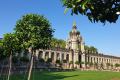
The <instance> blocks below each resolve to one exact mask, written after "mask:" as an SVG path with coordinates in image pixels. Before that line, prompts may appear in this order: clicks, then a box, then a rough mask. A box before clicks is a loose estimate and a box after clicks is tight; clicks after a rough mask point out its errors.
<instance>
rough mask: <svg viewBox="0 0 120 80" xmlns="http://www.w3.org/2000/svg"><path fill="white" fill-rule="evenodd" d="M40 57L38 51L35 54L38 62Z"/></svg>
mask: <svg viewBox="0 0 120 80" xmlns="http://www.w3.org/2000/svg"><path fill="white" fill-rule="evenodd" d="M38 55H39V50H36V53H35V57H36V60H38Z"/></svg>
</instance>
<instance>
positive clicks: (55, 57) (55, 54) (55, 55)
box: [54, 52, 57, 62]
mask: <svg viewBox="0 0 120 80" xmlns="http://www.w3.org/2000/svg"><path fill="white" fill-rule="evenodd" d="M56 59H57V52H54V62H56Z"/></svg>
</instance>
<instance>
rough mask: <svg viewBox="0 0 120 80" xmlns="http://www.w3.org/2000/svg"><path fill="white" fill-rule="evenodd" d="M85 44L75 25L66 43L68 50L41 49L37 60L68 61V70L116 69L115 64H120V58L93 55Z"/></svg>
mask: <svg viewBox="0 0 120 80" xmlns="http://www.w3.org/2000/svg"><path fill="white" fill-rule="evenodd" d="M84 46H85V42H84V39H83V37H82V36H81V34H80V32H79V31H78V30H77V27H76V25H75V24H74V25H73V27H72V30H71V31H70V33H69V38H68V40H67V41H66V49H61V48H55V49H53V48H52V49H48V50H47V49H46V50H43V49H39V50H37V51H36V57H37V58H43V59H44V60H47V59H48V58H51V59H52V63H54V64H55V63H56V60H59V61H60V62H61V63H64V61H66V64H67V68H90V67H93V68H95V67H96V66H97V68H98V69H100V68H104V69H108V68H111V69H112V68H114V65H115V64H120V57H115V56H110V55H104V54H102V53H91V52H89V51H86V50H85V49H84Z"/></svg>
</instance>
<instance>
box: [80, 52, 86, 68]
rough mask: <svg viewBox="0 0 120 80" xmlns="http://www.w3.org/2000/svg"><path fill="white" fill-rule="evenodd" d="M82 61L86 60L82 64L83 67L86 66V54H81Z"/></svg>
mask: <svg viewBox="0 0 120 80" xmlns="http://www.w3.org/2000/svg"><path fill="white" fill-rule="evenodd" d="M81 62H84V64H82V68H85V54H84V53H83V54H81Z"/></svg>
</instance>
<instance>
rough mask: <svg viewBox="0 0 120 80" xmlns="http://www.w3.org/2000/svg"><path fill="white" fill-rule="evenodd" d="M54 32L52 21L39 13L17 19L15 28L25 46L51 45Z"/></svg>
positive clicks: (39, 46) (45, 46)
mask: <svg viewBox="0 0 120 80" xmlns="http://www.w3.org/2000/svg"><path fill="white" fill-rule="evenodd" d="M53 32H54V31H53V29H52V28H51V25H50V22H49V21H48V20H47V19H46V18H45V17H44V16H41V15H37V14H27V15H24V16H23V17H22V18H21V19H19V20H18V21H17V23H16V28H15V33H16V34H17V36H18V38H19V40H21V42H22V47H23V48H29V47H32V48H34V49H38V48H47V47H49V46H50V41H51V38H52V36H53V35H52V33H53Z"/></svg>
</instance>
